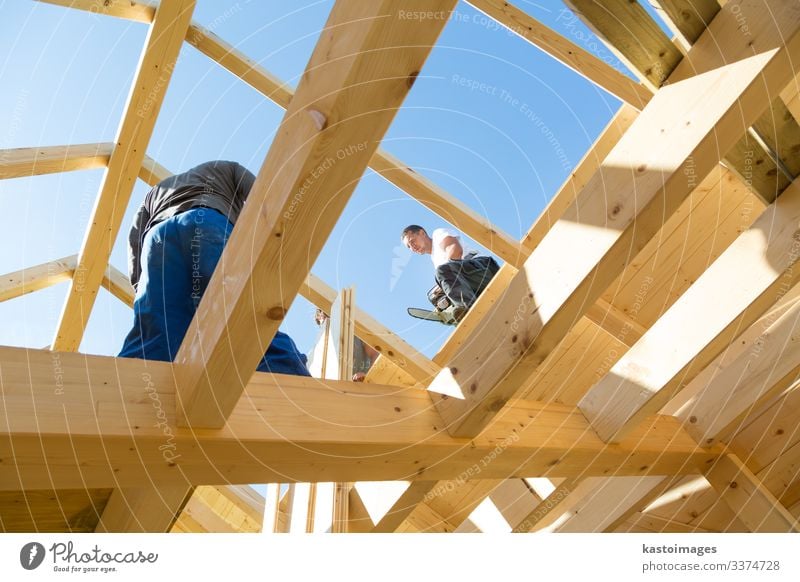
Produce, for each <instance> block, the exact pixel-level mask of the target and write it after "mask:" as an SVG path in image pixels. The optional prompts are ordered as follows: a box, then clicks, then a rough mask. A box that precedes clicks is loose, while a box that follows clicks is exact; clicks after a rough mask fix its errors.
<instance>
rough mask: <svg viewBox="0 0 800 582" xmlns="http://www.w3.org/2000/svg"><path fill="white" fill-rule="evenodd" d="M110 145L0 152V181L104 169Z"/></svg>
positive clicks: (88, 144) (109, 152)
mask: <svg viewBox="0 0 800 582" xmlns="http://www.w3.org/2000/svg"><path fill="white" fill-rule="evenodd" d="M113 149H114V144H111V143H87V144H80V145H65V146H45V147H37V148H17V149H10V150H0V180H5V179H8V178H24V177H26V176H40V175H42V174H54V173H58V172H74V171H76V170H93V169H95V168H105V167H106V165H107V164H108V159H109V157H111V152H112V150H113Z"/></svg>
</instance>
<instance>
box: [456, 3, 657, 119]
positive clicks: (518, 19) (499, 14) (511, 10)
mask: <svg viewBox="0 0 800 582" xmlns="http://www.w3.org/2000/svg"><path fill="white" fill-rule="evenodd" d="M469 3H470V4H472V5H473V6H474V7H475V8H477V9H478V10H480V11H481V12H484V13H485V14H487V15H489V16H490V17H492V18H493V19H495V20H496V21H497V22H499V23H501V24H502V25H503V26H505V27H507V28H508V29H509V30H510V31H512V32H514V33H516V34H518V35H519V36H521V37H522V38H524V39H525V40H527V41H528V42H530V43H531V44H533V45H534V46H536V47H538V48H540V49H541V50H543V51H544V52H545V53H547V54H549V55H550V56H552V57H553V58H555V59H556V60H558V61H560V62H561V63H562V64H564V65H566V66H567V67H569V68H570V69H572V70H573V71H575V72H576V73H578V74H579V75H581V76H583V77H585V78H586V79H588V80H589V81H591V82H592V83H594V84H595V85H597V86H598V87H600V88H602V89H604V90H606V91H608V92H609V93H611V94H612V95H614V96H615V97H617V98H618V99H619V100H621V101H622V102H623V103H627V104H628V105H630V106H632V107H635V108H636V109H642V107H644V106H645V105H647V102H648V101H650V98H651V97H652V96H653V95H652V92H651V91H650V90H649V89H648V88H646V87H644V86H642V85H640V84H638V83H636V82H635V81H634V80H633V79H631V78H630V77H628V76H627V75H625V74H623V73H621V72H619V71H618V70H617V69H615V68H614V67H612V66H611V65H609V64H608V63H606V62H604V61H602V60H600V59H599V58H597V57H596V56H594V55H593V54H591V53H590V52H588V51H586V50H584V49H583V48H581V47H579V46H578V45H576V44H575V43H573V42H572V41H570V40H568V39H567V38H565V37H564V36H562V35H560V34H558V33H557V32H555V31H554V30H552V29H551V28H549V27H547V26H545V25H544V24H542V23H541V22H539V21H538V20H536V19H535V18H533V17H532V16H530V15H529V14H527V13H525V12H523V11H522V10H520V9H519V8H517V7H516V6H514V5H513V4H510V3H508V2H505V1H502V0H469Z"/></svg>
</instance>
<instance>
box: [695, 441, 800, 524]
mask: <svg viewBox="0 0 800 582" xmlns="http://www.w3.org/2000/svg"><path fill="white" fill-rule="evenodd" d="M706 479H708V482H709V483H711V485H712V486H713V487H714V489H716V490H717V493H719V496H720V497H721V498H722V500H723V501H725V502H726V503H727V504H728V505H729V506H730V508H731V509H732V510H733V511H734V513H735V514H736V515H737V517H739V519H741V520H742V521H743V522H744V523H745V524H746V525H747V527H748V528H749V529H750V531H753V532H781V533H785V532H797V531H800V529H799V528H798V522H797V520H796V519H795V518H794V516H793V515H792V514H791V513H789V512H788V511H787V509H786V508H785V507H784V506H783V505H782V504H781V503H780V501H778V500H777V499H776V498H775V496H774V495H772V493H770V491H769V490H768V489H767V488H766V487H764V485H763V484H762V483H761V481H760V480H759V479H758V477H756V476H755V475H754V474H753V472H752V471H750V469H748V468H747V466H746V465H745V464H744V463H742V461H741V460H740V459H739V457H737V456H736V455H734V454H727V455H722V456H721V457H720V458H719V459H717V461H716V462H715V463H714V464H713V466H712V467H711V469H710V470H709V471H708V472H707V473H706Z"/></svg>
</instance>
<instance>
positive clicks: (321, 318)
mask: <svg viewBox="0 0 800 582" xmlns="http://www.w3.org/2000/svg"><path fill="white" fill-rule="evenodd" d="M326 319H328V314H327V313H325V312H324V311H322V310H321V309H319V308H317V310H316V311H315V312H314V323H316V324H317V325H322V324H323V323H325V320H326Z"/></svg>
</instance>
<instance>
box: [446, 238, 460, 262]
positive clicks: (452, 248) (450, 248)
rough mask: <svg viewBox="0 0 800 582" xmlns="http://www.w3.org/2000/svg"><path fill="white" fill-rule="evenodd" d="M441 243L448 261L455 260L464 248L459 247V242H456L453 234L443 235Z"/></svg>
mask: <svg viewBox="0 0 800 582" xmlns="http://www.w3.org/2000/svg"><path fill="white" fill-rule="evenodd" d="M441 245H442V248H443V249H444V252H445V255H446V256H447V260H448V261H456V260H458V259H460V258H461V256H462V255H463V254H464V249H463V248H462V247H461V243H460V242H458V239H457V238H456V237H454V236H446V237H444V238H443V239H442V242H441Z"/></svg>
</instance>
